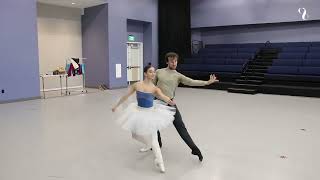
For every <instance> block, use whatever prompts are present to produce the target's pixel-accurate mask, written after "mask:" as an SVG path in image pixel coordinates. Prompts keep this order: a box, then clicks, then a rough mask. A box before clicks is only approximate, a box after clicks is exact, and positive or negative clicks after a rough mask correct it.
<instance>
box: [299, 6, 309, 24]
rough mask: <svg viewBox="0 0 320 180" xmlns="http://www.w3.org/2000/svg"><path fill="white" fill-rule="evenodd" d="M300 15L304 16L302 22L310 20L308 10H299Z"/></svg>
mask: <svg viewBox="0 0 320 180" xmlns="http://www.w3.org/2000/svg"><path fill="white" fill-rule="evenodd" d="M298 13H299V14H301V15H302V16H301V18H302V20H304V21H305V20H308V18H309V14H307V10H306V8H299V9H298Z"/></svg>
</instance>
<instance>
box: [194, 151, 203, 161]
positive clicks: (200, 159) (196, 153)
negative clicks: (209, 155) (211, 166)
mask: <svg viewBox="0 0 320 180" xmlns="http://www.w3.org/2000/svg"><path fill="white" fill-rule="evenodd" d="M191 154H193V155H196V156H198V157H199V161H201V162H202V160H203V156H202V154H201V151H200V150H199V149H198V148H197V149H193V150H192V152H191Z"/></svg>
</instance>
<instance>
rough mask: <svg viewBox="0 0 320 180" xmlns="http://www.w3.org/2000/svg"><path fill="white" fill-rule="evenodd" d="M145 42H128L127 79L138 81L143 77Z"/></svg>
mask: <svg viewBox="0 0 320 180" xmlns="http://www.w3.org/2000/svg"><path fill="white" fill-rule="evenodd" d="M142 65H143V44H142V43H140V42H128V43H127V81H128V83H129V84H130V82H136V81H140V80H142V79H143V70H142V69H143V67H142Z"/></svg>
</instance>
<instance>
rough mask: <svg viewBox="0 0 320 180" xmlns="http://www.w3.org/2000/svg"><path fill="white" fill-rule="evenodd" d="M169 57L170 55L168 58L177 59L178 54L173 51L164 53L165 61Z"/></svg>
mask: <svg viewBox="0 0 320 180" xmlns="http://www.w3.org/2000/svg"><path fill="white" fill-rule="evenodd" d="M169 57H170V58H177V59H179V55H178V54H177V53H175V52H168V53H167V54H166V56H165V59H166V62H168V61H169Z"/></svg>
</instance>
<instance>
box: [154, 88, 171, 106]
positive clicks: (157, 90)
mask: <svg viewBox="0 0 320 180" xmlns="http://www.w3.org/2000/svg"><path fill="white" fill-rule="evenodd" d="M155 95H156V96H157V97H158V98H159V99H161V100H163V101H164V102H166V103H168V104H170V105H172V106H174V105H175V104H176V103H175V102H174V101H172V100H171V99H170V98H169V97H168V96H166V95H164V94H163V93H162V91H161V90H160V88H158V87H155Z"/></svg>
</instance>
